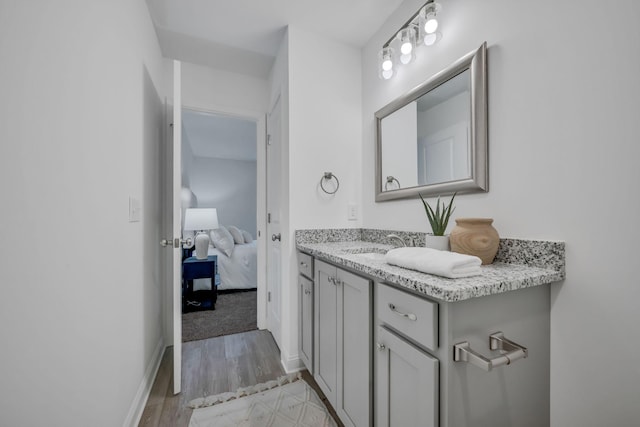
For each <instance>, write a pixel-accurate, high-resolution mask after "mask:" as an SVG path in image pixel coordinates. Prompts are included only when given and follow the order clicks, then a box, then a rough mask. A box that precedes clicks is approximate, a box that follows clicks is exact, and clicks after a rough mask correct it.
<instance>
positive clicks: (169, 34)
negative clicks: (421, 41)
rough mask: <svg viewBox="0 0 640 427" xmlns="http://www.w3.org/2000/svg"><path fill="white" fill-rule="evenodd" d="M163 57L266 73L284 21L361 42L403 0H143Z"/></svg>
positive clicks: (257, 74) (354, 43)
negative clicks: (312, 0)
mask: <svg viewBox="0 0 640 427" xmlns="http://www.w3.org/2000/svg"><path fill="white" fill-rule="evenodd" d="M146 1H147V5H148V7H149V11H150V13H151V17H152V19H153V22H154V25H155V28H156V33H157V34H158V39H159V41H160V46H161V48H162V52H163V55H164V56H165V57H167V58H173V59H179V60H182V61H187V62H192V63H196V64H201V65H206V66H210V67H213V68H217V69H221V70H226V71H231V72H236V73H241V74H246V75H253V76H255V77H260V78H266V77H267V76H268V75H269V71H270V70H271V67H272V65H273V61H274V59H275V56H276V54H277V52H278V47H279V46H280V43H281V41H282V38H283V36H284V34H285V31H286V27H287V26H288V25H293V26H296V27H299V28H302V29H305V30H307V31H310V32H314V33H317V34H320V35H324V36H326V37H329V38H331V39H334V40H337V41H340V42H343V43H346V44H348V45H352V46H355V47H362V46H364V45H365V43H366V42H367V41H368V40H369V39H370V38H371V36H372V35H373V34H374V33H375V32H376V31H377V29H378V28H379V27H380V26H381V25H382V23H383V22H384V21H385V20H386V19H387V17H389V15H391V13H392V12H393V11H394V10H395V9H396V8H397V7H398V6H399V5H400V3H402V0H323V1H314V2H311V1H309V0H146Z"/></svg>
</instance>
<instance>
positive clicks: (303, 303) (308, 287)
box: [298, 275, 313, 374]
mask: <svg viewBox="0 0 640 427" xmlns="http://www.w3.org/2000/svg"><path fill="white" fill-rule="evenodd" d="M298 282H299V286H298V288H299V289H298V290H299V292H300V299H299V307H300V336H299V339H298V342H299V345H300V359H302V362H303V363H304V365H305V366H306V367H307V369H308V370H309V372H310V373H311V374H313V282H312V281H311V280H309V279H307V278H306V277H303V276H302V275H300V276H298Z"/></svg>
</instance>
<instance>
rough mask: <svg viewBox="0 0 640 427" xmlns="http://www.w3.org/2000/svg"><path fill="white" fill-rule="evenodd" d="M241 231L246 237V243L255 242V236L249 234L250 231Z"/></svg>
mask: <svg viewBox="0 0 640 427" xmlns="http://www.w3.org/2000/svg"><path fill="white" fill-rule="evenodd" d="M240 232H241V233H242V237H244V242H245V243H251V242H253V236H251V234H249V232H248V231H245V230H240Z"/></svg>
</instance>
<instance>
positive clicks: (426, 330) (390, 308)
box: [376, 284, 438, 349]
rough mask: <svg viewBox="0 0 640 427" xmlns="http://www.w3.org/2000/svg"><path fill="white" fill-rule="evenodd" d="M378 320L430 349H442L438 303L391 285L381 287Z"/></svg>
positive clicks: (380, 285)
mask: <svg viewBox="0 0 640 427" xmlns="http://www.w3.org/2000/svg"><path fill="white" fill-rule="evenodd" d="M376 313H377V316H378V319H379V320H380V321H381V322H383V323H386V324H387V325H389V326H391V327H392V328H394V329H396V330H397V331H398V332H400V333H402V334H403V335H406V336H407V337H409V338H410V339H412V340H414V341H416V342H417V343H419V344H422V345H424V346H425V347H427V348H430V349H435V348H437V347H438V304H437V303H434V302H431V301H429V300H426V299H422V298H419V297H417V296H414V295H411V294H410V293H408V292H404V291H401V290H398V289H396V288H393V287H391V286H388V285H383V284H379V285H378V298H377V299H376Z"/></svg>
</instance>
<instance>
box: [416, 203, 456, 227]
mask: <svg viewBox="0 0 640 427" xmlns="http://www.w3.org/2000/svg"><path fill="white" fill-rule="evenodd" d="M456 194H457V192H456V193H453V196H451V200H450V201H449V205H448V206H447V205H446V204H445V203H444V202H442V210H441V208H440V196H438V200H437V201H436V210H435V211H434V210H433V208H432V207H431V205H429V203H427V202H426V201H425V200H424V198H423V197H422V194H420V193H418V196H420V200H422V204H423V206H424V211H425V213H426V214H427V219H428V220H429V224H430V225H431V230H432V231H433V235H434V236H444V233H445V231H446V230H447V226H448V225H449V219H450V218H451V214H452V213H453V211H454V210H455V207H454V206H453V199H455V197H456Z"/></svg>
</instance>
